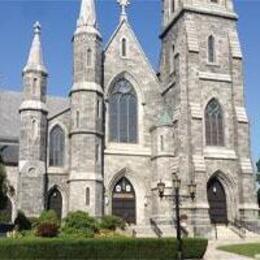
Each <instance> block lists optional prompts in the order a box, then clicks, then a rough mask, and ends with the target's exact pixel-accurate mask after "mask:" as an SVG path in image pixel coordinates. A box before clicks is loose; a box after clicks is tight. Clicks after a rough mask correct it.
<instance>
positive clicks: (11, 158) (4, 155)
mask: <svg viewBox="0 0 260 260" xmlns="http://www.w3.org/2000/svg"><path fill="white" fill-rule="evenodd" d="M0 155H1V159H2V161H3V162H4V164H7V165H10V164H11V165H17V164H18V155H19V145H18V143H16V144H6V145H5V144H2V143H1V144H0Z"/></svg>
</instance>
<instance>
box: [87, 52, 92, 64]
mask: <svg viewBox="0 0 260 260" xmlns="http://www.w3.org/2000/svg"><path fill="white" fill-rule="evenodd" d="M87 66H88V67H91V66H92V50H91V49H88V50H87Z"/></svg>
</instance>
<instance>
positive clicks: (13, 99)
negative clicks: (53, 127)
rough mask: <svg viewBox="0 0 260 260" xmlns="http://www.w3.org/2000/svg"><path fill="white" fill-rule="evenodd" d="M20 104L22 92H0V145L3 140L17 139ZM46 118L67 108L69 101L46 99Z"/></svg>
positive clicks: (53, 98)
mask: <svg viewBox="0 0 260 260" xmlns="http://www.w3.org/2000/svg"><path fill="white" fill-rule="evenodd" d="M21 102H22V92H15V91H6V90H0V143H2V141H3V140H17V141H18V137H19V124H20V123H19V122H20V117H19V107H20V105H21ZM47 107H48V111H49V114H48V117H53V116H54V115H56V114H59V113H60V112H62V111H64V110H65V109H67V108H69V99H66V98H62V97H50V96H48V97H47Z"/></svg>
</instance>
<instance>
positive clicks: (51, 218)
mask: <svg viewBox="0 0 260 260" xmlns="http://www.w3.org/2000/svg"><path fill="white" fill-rule="evenodd" d="M37 223H38V224H42V223H50V224H55V225H57V226H59V225H60V220H59V218H58V216H57V214H56V212H55V211H54V210H44V211H43V212H42V213H41V215H40V217H39V218H38V221H37ZM37 223H35V224H36V225H37Z"/></svg>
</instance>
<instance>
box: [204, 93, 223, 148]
mask: <svg viewBox="0 0 260 260" xmlns="http://www.w3.org/2000/svg"><path fill="white" fill-rule="evenodd" d="M214 109H215V112H214ZM203 111H204V139H205V144H206V145H209V146H225V113H224V111H223V106H222V104H221V103H220V102H219V100H218V98H215V97H213V98H210V99H209V100H208V101H207V102H206V104H205V107H204V110H203ZM213 126H214V127H213Z"/></svg>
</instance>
